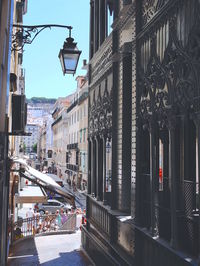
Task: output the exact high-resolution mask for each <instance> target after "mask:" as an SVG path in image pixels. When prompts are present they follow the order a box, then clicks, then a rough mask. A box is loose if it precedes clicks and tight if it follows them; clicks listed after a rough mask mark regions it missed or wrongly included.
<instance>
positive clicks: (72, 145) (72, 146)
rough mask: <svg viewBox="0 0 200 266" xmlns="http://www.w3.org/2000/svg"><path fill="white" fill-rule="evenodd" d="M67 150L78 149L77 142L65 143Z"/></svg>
mask: <svg viewBox="0 0 200 266" xmlns="http://www.w3.org/2000/svg"><path fill="white" fill-rule="evenodd" d="M67 149H68V150H78V143H72V144H68V145H67Z"/></svg>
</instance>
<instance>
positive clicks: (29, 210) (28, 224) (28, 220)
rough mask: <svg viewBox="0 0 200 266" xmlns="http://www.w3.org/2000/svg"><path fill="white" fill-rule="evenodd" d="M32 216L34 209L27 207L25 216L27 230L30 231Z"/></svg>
mask: <svg viewBox="0 0 200 266" xmlns="http://www.w3.org/2000/svg"><path fill="white" fill-rule="evenodd" d="M33 217H34V211H33V209H32V208H29V209H28V211H27V212H26V218H27V231H28V232H29V231H30V232H32V225H33V221H32V218H33Z"/></svg>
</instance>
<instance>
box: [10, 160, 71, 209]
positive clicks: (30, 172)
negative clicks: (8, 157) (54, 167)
mask: <svg viewBox="0 0 200 266" xmlns="http://www.w3.org/2000/svg"><path fill="white" fill-rule="evenodd" d="M13 162H14V163H19V164H20V165H21V166H22V168H23V169H24V171H23V172H21V175H22V176H23V177H25V178H27V179H29V180H30V181H31V182H33V183H35V184H37V185H38V186H41V187H43V188H44V189H45V190H50V191H52V192H55V193H57V194H59V195H61V196H63V197H64V198H65V199H66V200H67V201H68V202H69V203H70V204H71V205H72V206H74V207H75V198H74V195H72V194H71V193H69V192H68V191H66V190H65V189H64V188H62V187H61V186H60V185H59V184H57V183H56V182H55V181H54V180H53V178H51V177H50V176H48V175H47V174H44V173H41V172H39V171H38V170H36V169H34V168H33V167H31V166H29V165H28V164H27V162H26V161H25V160H24V159H22V158H15V159H13Z"/></svg>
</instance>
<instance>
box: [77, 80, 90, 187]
mask: <svg viewBox="0 0 200 266" xmlns="http://www.w3.org/2000/svg"><path fill="white" fill-rule="evenodd" d="M76 79H77V82H78V88H79V99H78V114H77V116H78V117H77V120H78V122H79V137H78V148H79V175H78V180H77V187H78V188H79V189H81V190H86V189H87V174H88V172H87V153H88V143H87V135H88V81H87V77H83V76H79V77H77V78H76Z"/></svg>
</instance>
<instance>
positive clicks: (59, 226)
mask: <svg viewBox="0 0 200 266" xmlns="http://www.w3.org/2000/svg"><path fill="white" fill-rule="evenodd" d="M76 219H77V214H76V213H73V214H67V215H63V216H60V217H58V216H57V215H56V214H50V215H36V216H34V217H32V218H26V219H20V220H18V221H17V222H15V223H13V225H12V242H13V241H15V240H18V239H20V238H25V237H28V236H35V235H39V234H44V233H49V232H56V231H61V230H68V231H75V230H76V229H78V228H77V223H76Z"/></svg>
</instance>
